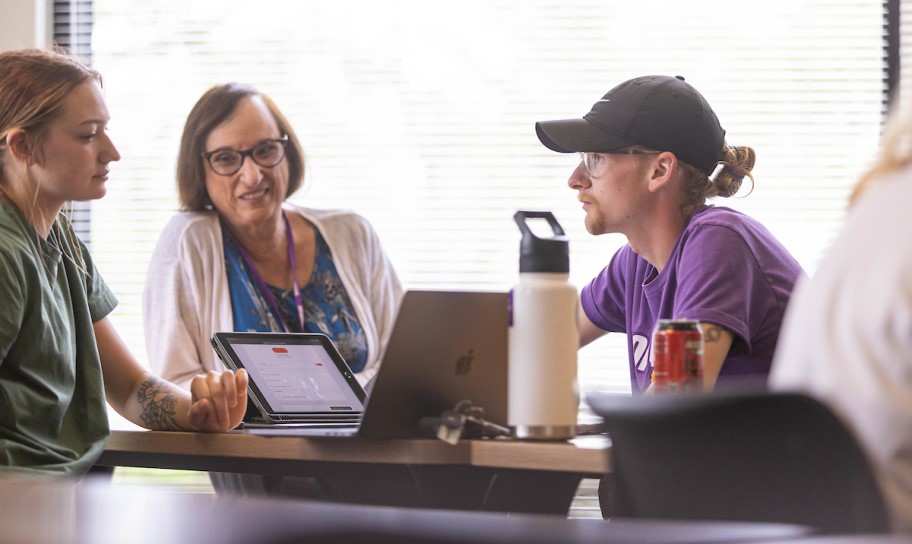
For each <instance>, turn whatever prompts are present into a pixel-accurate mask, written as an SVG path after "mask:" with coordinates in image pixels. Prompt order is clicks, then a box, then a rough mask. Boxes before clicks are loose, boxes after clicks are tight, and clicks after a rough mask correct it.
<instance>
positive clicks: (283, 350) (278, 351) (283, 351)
mask: <svg viewBox="0 0 912 544" xmlns="http://www.w3.org/2000/svg"><path fill="white" fill-rule="evenodd" d="M272 351H274V352H275V353H288V349H287V348H272Z"/></svg>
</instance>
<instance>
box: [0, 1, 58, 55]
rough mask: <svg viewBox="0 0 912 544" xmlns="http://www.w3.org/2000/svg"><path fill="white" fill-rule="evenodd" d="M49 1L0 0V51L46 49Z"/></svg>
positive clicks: (49, 30) (48, 26)
mask: <svg viewBox="0 0 912 544" xmlns="http://www.w3.org/2000/svg"><path fill="white" fill-rule="evenodd" d="M50 5H51V0H0V51H5V50H8V49H21V48H24V47H40V48H44V47H47V45H48V44H50V42H51V38H50V36H51V22H50V18H49V16H48V14H49V13H50Z"/></svg>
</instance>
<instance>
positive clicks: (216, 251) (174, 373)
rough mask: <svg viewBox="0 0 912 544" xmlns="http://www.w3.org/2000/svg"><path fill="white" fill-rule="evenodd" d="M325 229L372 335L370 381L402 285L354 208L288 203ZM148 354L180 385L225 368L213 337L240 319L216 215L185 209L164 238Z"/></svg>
mask: <svg viewBox="0 0 912 544" xmlns="http://www.w3.org/2000/svg"><path fill="white" fill-rule="evenodd" d="M283 208H284V209H285V211H286V212H288V213H297V214H300V215H301V216H303V217H304V218H305V219H307V220H308V221H310V222H311V223H312V224H313V225H314V227H316V229H317V230H318V231H319V232H320V234H321V235H322V236H323V238H324V239H325V240H326V244H327V245H328V246H329V250H330V251H331V252H332V257H333V262H334V263H335V265H336V270H338V272H339V277H340V278H341V280H342V284H343V285H344V286H345V290H346V291H347V292H348V296H349V299H351V303H352V306H353V307H354V310H355V313H356V314H357V316H358V320H359V321H360V322H361V326H362V328H363V330H364V334H365V336H366V337H367V354H368V355H367V363H366V364H365V367H364V370H362V371H361V372H359V373H358V374H357V377H358V381H359V382H361V383H362V384H365V383H366V382H367V381H368V380H369V379H370V378H371V377H372V376H373V375H374V374H375V373H376V372H377V367H378V364H379V358H380V355H381V354H382V353H383V351H384V349H385V348H386V343H387V341H388V340H389V336H390V332H391V331H392V328H393V322H394V321H395V318H396V312H397V311H398V308H399V302H400V300H401V298H402V285H401V284H400V282H399V278H398V276H397V275H396V272H395V270H394V269H393V266H392V264H391V263H390V261H389V258H388V257H387V255H386V253H385V252H384V251H383V248H382V246H381V245H380V239H379V238H378V237H377V233H376V232H375V231H374V229H373V228H372V227H371V225H370V224H369V223H368V221H367V220H366V219H364V218H363V217H361V216H360V215H357V214H355V213H353V212H350V211H342V210H315V209H310V208H302V207H299V206H294V205H292V204H289V203H285V204H284V205H283ZM143 319H144V321H145V323H144V330H145V336H146V351H147V353H148V356H149V363H150V365H151V367H152V370H153V372H155V373H157V374H158V375H160V376H162V377H163V378H165V379H167V380H169V381H172V382H174V383H176V384H178V385H180V386H181V387H184V388H189V387H190V381H191V379H192V378H193V377H194V376H196V375H197V374H201V373H204V372H207V371H209V370H221V369H223V368H225V367H224V365H223V364H222V362H221V361H220V360H219V359H218V357H217V356H216V355H215V352H214V351H213V349H212V346H211V344H210V343H209V339H210V337H211V336H212V334H213V333H215V332H220V331H233V330H234V318H233V314H232V310H231V296H230V294H229V291H228V277H227V274H226V272H225V254H224V251H223V247H222V230H221V226H220V224H219V220H218V216H217V215H216V213H215V212H182V213H179V214H177V215H176V216H174V217H173V218H172V219H171V221H170V222H169V223H168V224H167V225H166V226H165V228H164V230H163V231H162V233H161V236H160V237H159V240H158V244H157V246H156V248H155V252H154V253H153V254H152V260H151V262H150V263H149V273H148V275H147V276H146V284H145V289H144V292H143Z"/></svg>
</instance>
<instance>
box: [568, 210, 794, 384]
mask: <svg viewBox="0 0 912 544" xmlns="http://www.w3.org/2000/svg"><path fill="white" fill-rule="evenodd" d="M803 274H804V272H803V271H802V269H801V266H800V265H799V264H798V262H797V261H795V259H794V258H793V257H792V256H791V254H789V252H788V251H787V250H786V249H785V247H783V246H782V244H780V243H779V242H778V241H777V240H776V239H775V238H774V237H773V235H772V234H770V232H769V231H768V230H766V228H765V227H764V226H763V225H761V224H760V223H758V222H757V221H756V220H754V219H752V218H750V217H748V216H746V215H744V214H742V213H739V212H736V211H734V210H732V209H729V208H723V207H715V206H704V207H702V208H700V209H698V210H697V212H696V213H694V214H693V215H692V216H691V218H690V220H689V221H688V223H687V225H685V227H684V231H683V232H682V233H681V236H680V237H679V238H678V241H677V243H676V244H675V247H674V249H673V250H672V251H671V256H670V257H669V258H668V263H667V264H666V266H665V269H664V270H662V273H661V274H659V273H658V272H657V271H656V268H655V267H654V266H652V265H651V264H649V263H648V262H646V260H645V259H643V258H642V257H640V256H639V255H637V254H636V253H635V252H634V251H633V250H632V249H631V248H630V246H629V245H625V246H624V247H622V248H621V249H619V250H618V252H617V253H615V255H614V257H612V259H611V262H610V263H609V264H608V266H607V267H606V268H605V269H604V270H602V272H601V273H600V274H599V275H598V276H596V278H595V279H593V280H592V282H591V283H589V285H587V286H585V287H584V288H583V290H582V294H581V302H582V307H583V311H584V312H585V313H586V316H587V317H588V318H589V320H590V321H592V323H593V324H595V325H597V326H598V327H600V328H602V329H604V330H606V331H610V332H625V333H627V349H628V353H629V361H630V380H631V384H632V386H633V391H634V393H638V392H643V391H645V390H646V388H647V387H648V386H649V383H650V380H651V377H652V356H651V352H652V347H651V345H650V344H651V342H652V333H653V330H654V329H655V325H656V322H657V321H658V320H659V319H693V320H696V321H700V322H709V323H715V324H717V325H719V326H721V327H723V328H725V329H728V330H729V331H731V332H732V333H733V334H734V336H735V339H734V342H733V343H732V347H731V350H730V351H729V353H728V357H726V359H725V362H724V363H723V364H722V369H721V371H720V373H719V381H718V385H719V386H720V387H722V386H725V385H726V383H729V384H731V383H734V382H736V381H737V382H740V381H743V380H746V379H751V378H753V379H761V380H764V381H765V377H766V375H767V374H769V369H770V362H771V361H772V358H773V351H774V350H775V348H776V340H777V338H778V337H779V327H780V325H781V324H782V316H783V314H784V313H785V307H786V304H787V303H788V299H789V296H790V295H791V293H792V288H793V287H794V285H795V281H796V280H797V279H798V277H799V276H801V275H803Z"/></svg>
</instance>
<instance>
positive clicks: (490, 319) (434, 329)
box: [213, 290, 508, 438]
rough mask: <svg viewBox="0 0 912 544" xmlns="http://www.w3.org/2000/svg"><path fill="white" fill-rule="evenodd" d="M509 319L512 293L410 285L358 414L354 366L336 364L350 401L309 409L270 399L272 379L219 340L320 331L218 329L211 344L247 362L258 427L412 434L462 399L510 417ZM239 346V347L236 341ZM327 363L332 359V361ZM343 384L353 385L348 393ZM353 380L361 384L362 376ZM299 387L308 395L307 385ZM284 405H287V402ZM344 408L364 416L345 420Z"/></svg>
mask: <svg viewBox="0 0 912 544" xmlns="http://www.w3.org/2000/svg"><path fill="white" fill-rule="evenodd" d="M507 326H508V321H507V294H506V293H497V292H481V291H438V290H410V291H407V292H406V293H405V296H404V297H403V300H402V304H401V305H400V307H399V313H398V315H397V317H396V323H395V325H394V327H393V331H392V334H391V336H390V340H389V343H388V345H387V348H386V351H385V352H384V354H383V357H382V362H381V365H380V369H379V371H378V372H377V374H376V375H375V377H374V379H373V380H372V381H371V383H370V384H369V385H368V389H369V391H370V396H369V398H368V400H367V403H366V406H364V407H362V409H361V410H360V414H358V412H359V410H358V406H357V404H356V403H355V402H354V399H357V398H359V395H358V390H360V389H361V388H360V387H353V386H352V383H351V381H350V380H349V377H348V376H347V375H345V373H346V372H348V374H350V371H349V370H348V367H347V366H345V367H344V368H341V367H340V366H339V365H337V364H336V365H333V366H334V367H335V368H338V369H340V370H339V373H340V374H342V376H341V378H340V379H339V380H338V381H337V382H336V383H337V384H338V388H339V389H340V390H341V392H342V393H343V394H348V397H346V398H347V399H348V400H349V401H350V402H348V403H347V404H346V403H342V404H336V405H329V404H324V405H320V406H317V407H316V408H317V409H316V411H315V412H314V413H309V412H312V411H311V410H304V411H303V412H302V411H300V410H298V409H297V407H299V406H301V404H300V403H297V404H293V405H288V404H281V405H279V404H277V402H278V401H275V402H270V398H269V397H267V396H266V393H265V392H264V391H267V390H269V389H270V388H272V387H273V386H272V385H270V383H268V382H267V383H266V384H263V383H259V382H261V381H262V380H263V379H266V378H259V377H258V376H254V374H253V372H250V368H249V362H245V361H240V364H238V361H237V360H236V359H237V358H236V357H234V356H232V351H231V350H227V349H224V348H222V349H220V348H219V344H220V342H219V341H218V339H219V338H220V337H221V338H222V339H224V340H225V341H228V342H229V344H230V343H231V342H237V341H239V340H243V338H245V337H244V336H239V335H260V336H261V339H263V340H271V341H276V342H277V341H280V340H281V339H282V338H283V337H286V336H294V337H298V336H301V337H305V336H322V335H286V334H284V333H217V334H216V335H215V336H214V337H213V345H214V346H216V351H217V352H218V353H219V356H220V357H222V358H223V360H224V361H225V363H226V365H228V366H229V368H240V367H241V365H246V366H244V368H248V372H249V373H250V377H251V387H250V394H251V396H252V397H253V399H254V402H255V403H257V407H258V409H260V411H261V413H262V412H264V410H265V413H264V420H265V421H264V422H263V424H262V425H258V426H257V427H255V428H253V429H251V430H250V432H252V433H256V434H282V435H299V436H351V435H353V434H357V436H361V437H366V438H413V437H418V436H425V435H426V433H425V432H423V431H422V429H421V427H420V424H419V422H420V421H421V419H422V418H423V417H436V416H439V415H440V414H441V412H443V411H444V410H447V409H451V408H454V407H455V406H456V405H457V404H458V403H460V402H462V401H469V402H471V403H472V405H473V406H477V407H481V408H482V409H483V410H484V412H483V417H484V418H485V419H487V420H489V421H492V422H494V423H498V424H501V425H506V423H507ZM246 338H253V337H252V336H251V337H246ZM323 338H325V337H323ZM327 340H328V339H327ZM314 345H317V344H314ZM319 345H320V346H322V349H324V350H325V351H326V352H327V355H328V359H334V358H335V357H336V356H338V352H337V351H336V350H335V349H334V348H333V349H331V350H330V349H329V348H328V347H326V344H325V343H323V341H322V340H321V341H320V344H319ZM233 352H234V354H237V350H236V349H235V350H233ZM267 354H268V352H267ZM339 359H341V357H339ZM324 360H326V359H324ZM323 368H324V369H327V368H329V369H332V368H333V367H329V365H328V363H327V364H326V366H324V367H323ZM276 379H278V378H276ZM272 383H285V382H279V381H273V382H272ZM296 383H300V382H296ZM343 385H347V386H348V388H349V389H350V393H349V392H348V391H345V389H344V387H342V386H343ZM354 386H357V382H356V381H355V382H354ZM362 392H363V391H362ZM298 394H299V395H304V392H303V391H301V392H299V393H298ZM311 396H312V395H311ZM258 397H260V400H259V402H258V401H257V398H258ZM282 398H283V399H285V398H286V397H284V396H283V397H282ZM296 402H297V401H296ZM283 407H284V408H286V410H282V408H283ZM287 408H295V409H293V410H287ZM267 414H272V417H266V415H267ZM327 415H330V416H332V417H331V418H330V420H329V421H326V420H325V416H327ZM340 415H345V416H351V417H353V418H357V419H358V420H359V421H353V422H341V421H339V419H341V418H339V417H338V416H340ZM276 416H282V417H281V418H280V417H276ZM302 416H303V417H302ZM340 423H342V425H341V426H340ZM314 427H316V428H314Z"/></svg>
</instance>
